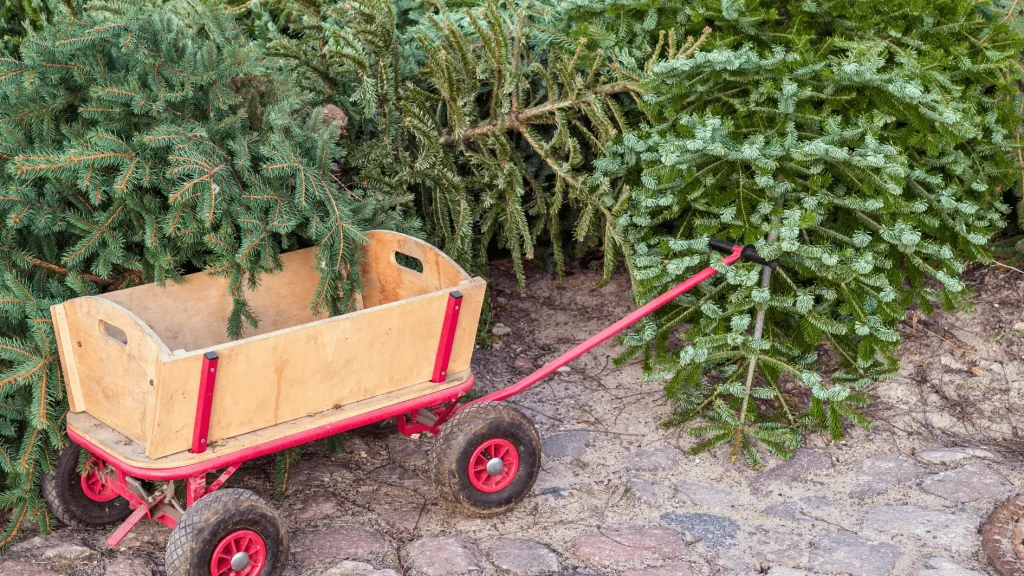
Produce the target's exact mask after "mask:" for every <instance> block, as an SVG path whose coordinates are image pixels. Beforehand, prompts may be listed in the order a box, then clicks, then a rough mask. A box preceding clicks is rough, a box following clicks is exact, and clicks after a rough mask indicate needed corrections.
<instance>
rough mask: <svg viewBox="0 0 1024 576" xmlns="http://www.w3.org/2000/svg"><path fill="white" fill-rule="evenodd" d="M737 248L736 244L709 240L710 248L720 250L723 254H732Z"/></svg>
mask: <svg viewBox="0 0 1024 576" xmlns="http://www.w3.org/2000/svg"><path fill="white" fill-rule="evenodd" d="M735 247H736V244H735V243H734V242H729V241H728V240H719V239H718V238H708V248H711V249H712V250H718V251H719V252H721V253H722V254H732V249H733V248H735Z"/></svg>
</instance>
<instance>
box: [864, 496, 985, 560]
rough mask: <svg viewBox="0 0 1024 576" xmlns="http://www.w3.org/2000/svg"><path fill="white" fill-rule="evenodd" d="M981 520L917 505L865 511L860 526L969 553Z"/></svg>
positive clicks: (960, 513)
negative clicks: (912, 536)
mask: <svg viewBox="0 0 1024 576" xmlns="http://www.w3.org/2000/svg"><path fill="white" fill-rule="evenodd" d="M980 524H981V517H979V516H977V515H975V514H971V513H969V512H957V511H952V510H929V509H927V508H920V507H918V506H881V507H879V508H874V509H872V510H869V511H868V513H867V514H866V515H865V517H864V526H865V527H867V528H873V529H875V530H878V531H880V532H887V533H891V534H903V535H911V534H912V535H914V536H916V537H918V538H920V539H921V541H922V542H923V543H924V544H925V546H928V547H937V548H941V549H943V550H950V551H954V552H956V551H963V552H970V551H973V550H975V549H976V548H977V542H976V540H977V538H976V535H977V532H978V526H979V525H980Z"/></svg>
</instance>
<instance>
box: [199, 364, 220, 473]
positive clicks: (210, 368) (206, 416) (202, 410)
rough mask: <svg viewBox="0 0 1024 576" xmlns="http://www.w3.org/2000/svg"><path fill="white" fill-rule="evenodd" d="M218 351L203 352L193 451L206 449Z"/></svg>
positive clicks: (200, 451) (215, 381)
mask: <svg viewBox="0 0 1024 576" xmlns="http://www.w3.org/2000/svg"><path fill="white" fill-rule="evenodd" d="M218 359H219V357H218V356H217V353H216V352H207V353H206V354H203V374H202V376H200V377H199V401H198V402H197V403H196V424H195V428H193V429H192V453H193V454H200V453H202V452H205V451H206V438H207V436H209V434H210V409H211V408H213V386H214V384H216V383H217V360H218Z"/></svg>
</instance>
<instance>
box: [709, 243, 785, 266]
mask: <svg viewBox="0 0 1024 576" xmlns="http://www.w3.org/2000/svg"><path fill="white" fill-rule="evenodd" d="M735 247H736V243H735V242H729V241H728V240H720V239H718V238H708V248H711V249H712V250H717V251H718V252H721V253H723V254H732V250H733V248H735ZM740 259H741V260H746V261H747V262H754V263H755V264H760V265H761V266H767V267H769V268H771V269H773V270H774V269H775V268H776V267H777V266H778V265H779V261H778V260H765V259H764V258H762V257H761V255H760V254H758V253H757V248H754V245H753V244H747V245H746V246H744V247H743V251H742V252H741V253H740Z"/></svg>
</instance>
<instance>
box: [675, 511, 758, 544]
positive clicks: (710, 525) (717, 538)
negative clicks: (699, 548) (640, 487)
mask: <svg viewBox="0 0 1024 576" xmlns="http://www.w3.org/2000/svg"><path fill="white" fill-rule="evenodd" d="M661 521H662V522H664V523H665V524H668V525H670V526H674V527H676V528H678V529H679V530H680V531H682V532H683V533H684V534H686V535H687V536H689V537H690V538H692V539H696V540H700V541H701V542H703V543H704V545H705V546H707V547H708V548H711V549H714V550H718V549H721V548H728V547H730V546H732V545H733V543H734V541H735V540H736V535H737V534H739V531H740V525H739V523H738V522H736V521H735V520H733V519H732V518H727V517H725V516H715V515H714V514H701V513H698V512H686V513H680V512H666V513H664V514H662V515H661Z"/></svg>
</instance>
